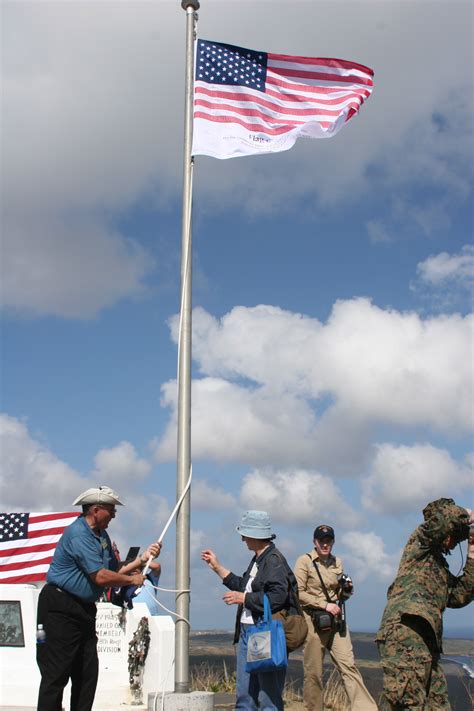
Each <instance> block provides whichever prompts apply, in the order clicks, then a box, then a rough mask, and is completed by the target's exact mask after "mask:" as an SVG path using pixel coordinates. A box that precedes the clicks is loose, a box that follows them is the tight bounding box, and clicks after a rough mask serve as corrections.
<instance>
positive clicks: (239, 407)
mask: <svg viewBox="0 0 474 711" xmlns="http://www.w3.org/2000/svg"><path fill="white" fill-rule="evenodd" d="M162 405H163V406H165V407H171V408H172V412H173V415H172V418H171V420H170V422H169V424H168V427H167V429H166V432H165V434H164V436H163V438H162V439H161V440H160V442H159V443H158V444H157V447H156V456H157V459H158V461H162V460H169V459H171V458H172V457H174V456H175V450H176V407H177V402H176V384H175V383H174V382H170V383H167V384H165V385H164V386H163V387H162ZM192 417H193V427H192V447H193V456H194V457H195V458H200V459H205V458H212V459H217V460H219V461H226V460H229V459H230V460H237V461H242V462H248V461H251V462H263V463H265V462H268V461H273V460H274V459H281V458H283V460H285V461H288V462H290V461H291V459H292V456H293V454H294V450H295V448H301V452H300V456H301V457H304V458H305V459H308V458H310V455H311V453H312V451H313V450H312V446H311V441H310V439H309V437H308V439H307V440H306V439H305V434H308V435H310V433H311V429H310V428H311V424H312V423H314V416H313V415H312V413H311V410H310V409H309V407H308V405H307V404H306V403H305V402H303V401H301V400H299V399H298V398H295V397H292V396H291V395H288V396H286V397H285V396H281V395H279V396H278V397H277V396H275V395H274V394H273V395H272V393H266V392H265V390H264V389H257V390H252V389H246V388H243V387H240V386H238V385H235V384H233V383H230V382H227V381H225V380H223V379H221V378H203V379H200V380H195V381H194V382H193V385H192ZM289 437H294V438H295V441H294V443H293V446H292V447H291V448H290V449H288V439H289ZM275 447H276V450H275Z"/></svg>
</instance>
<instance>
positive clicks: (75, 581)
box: [46, 516, 118, 602]
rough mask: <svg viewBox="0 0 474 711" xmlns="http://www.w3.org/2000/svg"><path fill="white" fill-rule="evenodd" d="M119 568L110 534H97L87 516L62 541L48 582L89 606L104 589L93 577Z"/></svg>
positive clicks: (80, 518)
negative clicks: (104, 571)
mask: <svg viewBox="0 0 474 711" xmlns="http://www.w3.org/2000/svg"><path fill="white" fill-rule="evenodd" d="M117 567H118V566H117V559H116V558H115V555H114V554H113V552H112V544H111V542H110V538H109V536H108V534H107V533H106V532H105V531H101V532H100V533H99V534H97V533H94V531H93V530H92V528H91V527H90V526H89V524H88V523H87V521H86V519H85V518H84V516H79V518H78V519H76V521H74V523H71V525H70V526H68V527H67V528H66V530H65V531H64V533H63V535H62V536H61V538H60V539H59V543H58V545H57V546H56V550H55V551H54V557H53V561H52V563H51V566H50V568H49V571H48V575H47V577H46V582H47V583H49V584H50V585H57V587H58V588H62V589H63V590H65V591H66V592H68V593H71V595H75V596H76V597H79V598H81V600H84V601H85V602H96V601H97V600H98V599H99V598H100V596H101V595H102V593H103V592H104V588H103V587H101V586H100V585H95V583H93V582H92V580H91V578H90V574H91V573H97V571H98V570H100V569H101V568H106V569H108V570H114V571H116V570H117Z"/></svg>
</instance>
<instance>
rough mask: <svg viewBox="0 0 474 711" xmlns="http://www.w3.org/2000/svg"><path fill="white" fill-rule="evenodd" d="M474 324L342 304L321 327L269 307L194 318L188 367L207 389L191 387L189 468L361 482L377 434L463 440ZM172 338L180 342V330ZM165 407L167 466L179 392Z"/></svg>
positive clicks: (169, 388) (167, 394)
mask: <svg viewBox="0 0 474 711" xmlns="http://www.w3.org/2000/svg"><path fill="white" fill-rule="evenodd" d="M472 322H473V317H472V316H466V317H462V316H460V315H458V314H453V315H442V316H436V317H431V318H426V319H423V318H422V317H420V316H419V315H418V314H415V313H403V312H400V311H396V310H393V309H392V310H388V309H381V308H380V307H378V306H375V305H374V304H372V303H371V302H370V301H369V300H367V299H353V300H347V301H339V302H337V303H336V304H335V305H334V307H333V309H332V312H331V314H330V316H329V318H328V319H327V322H326V323H321V322H320V321H318V320H317V319H313V318H310V317H307V316H303V315H301V314H297V313H292V312H289V311H284V310H282V309H280V308H277V307H272V306H264V305H260V306H256V307H253V308H245V307H236V308H234V309H232V311H230V312H229V313H228V314H225V315H224V316H223V317H222V318H221V319H217V318H214V317H213V316H212V315H210V314H209V313H207V312H206V311H204V310H203V309H196V310H195V312H194V320H193V347H194V358H195V360H196V362H197V364H198V366H199V369H200V371H201V372H202V373H203V376H204V377H202V378H200V379H195V380H194V383H193V417H194V430H193V451H194V456H196V457H209V458H214V459H218V460H226V459H232V460H239V461H244V462H248V463H253V464H262V465H264V464H273V465H277V466H282V465H283V466H285V465H287V464H288V465H290V464H293V465H294V464H295V463H297V464H299V465H301V466H303V467H310V466H317V467H318V468H321V467H329V466H330V467H331V471H332V473H346V474H358V473H360V471H361V469H362V467H363V466H364V465H365V464H366V457H367V453H368V441H369V439H370V432H371V429H373V428H374V427H375V426H376V425H377V426H378V425H380V424H386V425H394V426H397V427H402V428H405V429H406V430H407V431H408V430H409V428H412V427H426V428H429V429H432V430H433V431H435V432H441V433H443V434H445V435H447V436H454V435H455V436H459V435H462V433H468V432H469V431H471V429H472V426H473V420H472V407H471V402H472V386H473V381H472V369H471V360H470V358H469V357H466V354H468V353H470V352H471V351H472ZM171 329H172V335H173V338H174V339H175V340H176V339H177V321H176V319H174V320H172V322H171ZM440 403H442V407H440ZM162 404H163V406H165V407H169V408H170V409H171V411H172V418H171V420H170V423H169V426H168V429H167V431H166V433H165V435H164V437H163V439H162V440H161V442H160V443H159V445H158V448H157V452H158V457H159V458H163V459H167V458H170V457H171V456H173V455H174V448H175V419H176V388H175V384H174V383H168V384H166V385H165V386H164V387H163V389H162ZM341 437H342V438H343V440H344V447H341ZM252 460H253V461H252Z"/></svg>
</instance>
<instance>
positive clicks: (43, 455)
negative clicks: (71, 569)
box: [0, 414, 170, 555]
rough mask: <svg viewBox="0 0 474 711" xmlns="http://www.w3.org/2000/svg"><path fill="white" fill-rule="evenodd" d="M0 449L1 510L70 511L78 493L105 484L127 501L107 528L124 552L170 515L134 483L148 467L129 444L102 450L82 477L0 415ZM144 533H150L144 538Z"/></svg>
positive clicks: (23, 426) (22, 426)
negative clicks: (0, 460)
mask: <svg viewBox="0 0 474 711" xmlns="http://www.w3.org/2000/svg"><path fill="white" fill-rule="evenodd" d="M0 451H1V452H2V488H1V508H2V510H3V511H58V510H59V511H70V510H71V509H72V502H73V501H74V499H75V498H76V496H78V494H79V493H80V492H81V491H84V490H85V489H88V488H89V487H91V486H98V485H99V484H107V485H109V486H112V487H113V488H116V489H118V492H119V494H120V497H121V499H122V501H123V502H124V503H125V506H124V508H123V509H122V508H121V510H120V513H119V515H118V516H117V518H116V519H115V520H114V522H113V530H111V535H112V537H113V538H114V539H115V540H117V542H118V544H119V548H120V551H121V553H122V554H123V555H125V554H126V552H127V550H128V547H129V546H130V545H142V546H146V545H148V544H149V543H151V542H152V541H154V540H156V539H157V538H158V536H159V534H160V533H161V530H162V527H163V525H164V524H165V522H166V520H167V518H168V516H169V513H170V509H169V506H168V502H167V501H166V499H165V498H164V497H161V496H158V495H156V494H146V493H144V492H143V491H141V490H140V488H139V487H138V486H137V480H138V479H139V480H141V483H144V482H143V480H144V478H145V477H146V476H147V474H148V472H149V470H150V466H149V464H148V463H147V462H145V461H144V460H143V459H140V458H139V457H138V456H137V454H136V452H135V449H134V447H133V446H132V445H131V444H130V443H128V442H121V443H120V444H118V445H117V446H116V447H112V448H110V449H103V450H100V451H99V452H98V453H97V455H96V457H95V465H96V469H95V470H94V471H91V472H89V473H88V474H86V475H82V474H81V473H79V472H77V471H75V470H74V469H73V468H72V467H70V466H69V465H68V464H67V463H66V462H63V461H61V460H60V459H59V458H58V457H57V456H56V455H55V454H54V452H53V451H52V450H51V448H50V447H49V446H48V445H47V444H46V443H45V442H43V441H41V439H40V438H38V437H34V436H33V435H32V434H31V432H30V431H29V429H28V426H27V423H26V422H23V421H21V420H18V419H17V418H15V417H11V416H9V415H7V414H0ZM31 482H34V486H31ZM143 531H145V532H146V535H147V536H148V537H149V538H147V540H146V541H144V540H143ZM125 549H126V550H125Z"/></svg>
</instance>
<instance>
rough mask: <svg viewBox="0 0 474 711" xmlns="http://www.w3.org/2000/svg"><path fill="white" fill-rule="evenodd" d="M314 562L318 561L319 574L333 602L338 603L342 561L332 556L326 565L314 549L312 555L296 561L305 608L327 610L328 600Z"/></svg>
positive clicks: (301, 557)
mask: <svg viewBox="0 0 474 711" xmlns="http://www.w3.org/2000/svg"><path fill="white" fill-rule="evenodd" d="M313 561H316V563H317V564H318V567H319V572H320V573H321V577H322V579H323V580H324V584H325V586H326V589H327V591H328V594H329V597H330V599H331V602H335V603H337V593H338V589H339V582H338V579H337V578H338V576H339V575H340V574H341V573H342V561H341V559H340V558H336V557H335V556H333V555H330V556H329V558H328V559H327V561H326V562H325V563H324V562H323V561H322V560H321V559H320V558H319V556H318V554H317V553H316V550H315V549H314V548H313V550H312V551H311V553H305V554H304V555H301V556H300V557H299V558H298V560H297V561H296V565H295V576H296V580H297V581H298V592H299V596H300V602H301V604H302V606H303V607H320V608H323V609H326V605H327V604H328V600H327V598H326V595H325V594H324V591H323V588H322V585H321V581H320V579H319V575H318V574H317V572H316V569H315V567H314V563H313Z"/></svg>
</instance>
